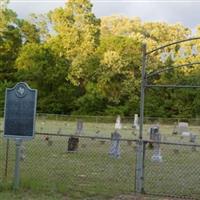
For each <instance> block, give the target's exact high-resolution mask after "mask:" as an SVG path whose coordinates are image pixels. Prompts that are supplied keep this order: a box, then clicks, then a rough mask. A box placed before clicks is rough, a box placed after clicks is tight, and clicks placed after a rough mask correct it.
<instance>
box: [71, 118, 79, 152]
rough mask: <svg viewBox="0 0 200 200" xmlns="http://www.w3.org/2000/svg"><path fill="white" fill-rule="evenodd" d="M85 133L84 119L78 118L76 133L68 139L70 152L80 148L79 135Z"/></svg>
mask: <svg viewBox="0 0 200 200" xmlns="http://www.w3.org/2000/svg"><path fill="white" fill-rule="evenodd" d="M81 134H83V121H81V120H78V121H77V125H76V131H75V135H77V136H71V137H70V138H69V140H68V152H76V151H77V150H78V145H79V138H78V136H79V135H81Z"/></svg>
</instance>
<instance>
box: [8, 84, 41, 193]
mask: <svg viewBox="0 0 200 200" xmlns="http://www.w3.org/2000/svg"><path fill="white" fill-rule="evenodd" d="M36 102H37V90H35V89H31V88H30V87H29V86H28V84H26V83H24V82H20V83H17V84H16V85H15V87H14V88H7V89H6V95H5V109H4V137H6V138H12V139H14V140H15V141H16V161H15V174H14V187H15V188H16V189H17V188H18V186H19V162H20V159H22V157H23V158H24V156H23V155H22V156H21V155H20V153H22V152H24V150H25V149H24V148H23V147H22V148H21V144H22V141H23V140H27V139H32V138H33V137H34V134H35V115H36Z"/></svg>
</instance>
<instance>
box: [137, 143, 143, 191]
mask: <svg viewBox="0 0 200 200" xmlns="http://www.w3.org/2000/svg"><path fill="white" fill-rule="evenodd" d="M144 151H145V145H144V141H143V140H138V141H137V151H136V173H135V174H136V176H135V179H136V180H135V182H136V183H135V189H136V193H143V192H144Z"/></svg>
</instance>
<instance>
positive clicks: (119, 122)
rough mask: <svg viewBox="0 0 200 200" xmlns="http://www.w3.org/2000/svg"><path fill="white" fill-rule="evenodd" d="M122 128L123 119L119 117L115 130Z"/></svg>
mask: <svg viewBox="0 0 200 200" xmlns="http://www.w3.org/2000/svg"><path fill="white" fill-rule="evenodd" d="M121 128H122V124H121V117H120V115H118V116H117V119H116V122H115V130H120V129H121Z"/></svg>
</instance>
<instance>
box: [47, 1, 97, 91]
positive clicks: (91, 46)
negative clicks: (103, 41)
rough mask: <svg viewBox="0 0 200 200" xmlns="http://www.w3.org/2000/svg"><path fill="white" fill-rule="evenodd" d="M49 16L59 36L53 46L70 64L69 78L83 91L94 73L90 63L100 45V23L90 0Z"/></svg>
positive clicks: (57, 10)
mask: <svg viewBox="0 0 200 200" xmlns="http://www.w3.org/2000/svg"><path fill="white" fill-rule="evenodd" d="M50 16H51V21H52V23H53V27H54V30H55V31H56V33H57V34H56V36H55V37H52V39H51V40H52V41H51V42H53V43H54V44H57V46H58V49H60V54H62V55H64V56H65V58H67V59H68V60H69V61H70V63H71V65H70V68H69V73H68V74H66V76H67V78H68V79H69V80H70V81H71V82H72V83H73V84H74V85H80V86H81V87H83V86H84V84H85V83H86V82H87V81H88V71H89V69H91V66H90V62H88V60H90V58H91V57H92V55H93V54H94V52H95V51H96V48H97V46H98V44H99V33H100V32H99V25H100V21H99V20H98V19H97V18H96V17H95V16H94V14H93V13H92V4H91V3H90V1H89V0H69V1H68V2H67V4H66V6H65V8H59V9H56V10H55V11H53V12H52V13H51V14H50ZM89 74H91V73H89Z"/></svg>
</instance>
